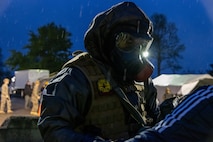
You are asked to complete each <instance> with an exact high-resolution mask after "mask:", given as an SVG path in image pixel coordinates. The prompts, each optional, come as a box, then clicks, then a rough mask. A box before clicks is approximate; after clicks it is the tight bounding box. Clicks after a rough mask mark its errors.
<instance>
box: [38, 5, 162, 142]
mask: <svg viewBox="0 0 213 142" xmlns="http://www.w3.org/2000/svg"><path fill="white" fill-rule="evenodd" d="M151 30H152V25H151V22H150V20H149V19H148V18H147V17H146V16H145V14H144V13H143V12H142V11H141V10H140V9H139V8H138V7H137V6H136V5H135V4H134V3H131V2H124V3H120V4H118V5H116V6H114V7H112V8H111V9H109V10H107V11H105V12H103V13H101V14H99V15H98V16H96V17H95V18H94V20H93V23H92V24H91V27H90V28H89V30H88V31H87V32H86V34H85V46H86V49H87V50H88V53H89V54H87V53H83V54H80V55H79V56H78V57H76V58H74V59H72V60H71V61H69V62H68V63H67V64H65V65H64V67H63V69H62V70H61V71H60V72H59V73H58V74H57V76H56V77H55V78H53V79H52V80H51V81H50V82H49V85H48V86H47V87H46V88H45V89H44V90H43V93H42V108H41V109H42V111H41V116H40V118H39V121H38V127H39V130H40V132H41V135H42V137H43V139H44V141H45V142H48V141H49V142H59V141H60V142H90V141H91V142H92V141H95V140H96V141H105V140H109V141H110V140H121V139H127V138H129V137H131V136H133V135H135V134H136V133H137V131H139V130H140V129H143V128H144V127H145V126H151V125H153V124H155V121H156V118H157V115H158V111H157V106H156V89H155V88H154V86H153V84H152V81H151V79H150V78H149V77H150V75H151V73H150V71H151V70H152V68H151V65H150V63H149V62H148V60H147V59H145V58H143V57H141V58H140V59H139V58H138V56H140V55H137V54H139V50H140V51H142V50H147V48H146V49H144V48H145V47H146V46H147V44H145V46H144V45H143V46H142V45H140V46H136V45H138V43H139V42H143V43H148V42H146V41H150V40H151V39H152V38H151V35H150V32H151ZM130 33H131V34H130ZM127 37H128V38H131V41H132V39H133V37H135V39H136V40H134V41H136V42H133V44H132V43H131V44H130V43H128V44H130V45H131V48H130V50H129V49H128V50H129V51H128V52H126V51H125V52H124V51H122V50H120V49H117V48H115V42H116V43H119V44H120V45H122V48H126V47H125V46H123V43H125V40H126V38H127ZM141 37H143V39H145V40H141V41H140V40H139V38H141ZM121 43H122V44H121ZM119 44H117V45H119ZM120 45H119V46H120ZM132 45H133V46H134V47H133V46H132ZM128 47H129V46H128ZM128 53H129V54H128ZM130 53H131V54H133V56H132V55H131V54H130ZM130 55H131V56H130ZM134 55H137V56H134ZM118 57H121V59H122V60H120V61H118V60H119V59H120V58H118ZM132 57H133V59H135V61H136V60H138V61H136V63H134V62H132V61H134V60H133V59H132ZM126 58H127V60H125V59H126ZM90 61H91V62H90ZM126 61H130V64H128V62H126ZM88 62H89V63H88ZM118 63H119V64H118ZM131 65H133V66H131ZM125 66H128V67H127V68H126V67H125ZM99 76H100V77H99ZM91 80H92V81H91ZM135 80H137V81H142V80H143V81H144V88H145V89H144V90H140V89H137V87H135V85H136V84H135ZM140 84H143V83H142V82H141V83H140ZM122 95H123V96H124V97H122ZM125 102H127V103H125ZM129 104H131V105H129ZM130 106H132V107H130ZM129 108H130V109H129ZM137 112H139V113H140V114H139V115H138V114H137ZM133 113H134V114H133ZM141 116H142V117H141ZM143 121H144V122H143ZM124 130H126V131H124Z"/></svg>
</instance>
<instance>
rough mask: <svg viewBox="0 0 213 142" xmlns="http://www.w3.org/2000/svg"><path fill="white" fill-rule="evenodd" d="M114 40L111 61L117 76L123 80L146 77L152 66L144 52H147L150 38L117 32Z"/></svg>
mask: <svg viewBox="0 0 213 142" xmlns="http://www.w3.org/2000/svg"><path fill="white" fill-rule="evenodd" d="M114 40H115V42H114V44H115V48H113V50H112V52H111V61H112V65H113V67H114V69H115V72H116V74H117V75H118V77H119V78H120V79H122V80H123V81H128V80H135V81H138V82H142V81H145V80H146V79H148V78H149V77H150V76H151V74H152V72H153V68H154V67H153V65H152V64H151V63H150V62H149V61H148V59H147V58H146V56H145V54H146V53H148V49H149V48H150V46H151V43H152V38H151V37H141V36H140V37H138V36H137V35H134V34H130V33H128V32H119V33H118V34H116V35H115V39H114Z"/></svg>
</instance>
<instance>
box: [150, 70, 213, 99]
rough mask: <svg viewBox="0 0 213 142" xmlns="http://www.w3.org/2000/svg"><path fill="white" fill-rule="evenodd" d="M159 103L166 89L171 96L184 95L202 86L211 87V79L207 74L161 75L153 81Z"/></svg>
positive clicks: (212, 78)
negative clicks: (169, 91)
mask: <svg viewBox="0 0 213 142" xmlns="http://www.w3.org/2000/svg"><path fill="white" fill-rule="evenodd" d="M153 83H154V85H155V87H156V88H157V91H158V99H159V102H160V103H161V102H162V101H163V100H162V96H163V94H164V93H165V89H166V88H167V87H169V88H170V90H171V92H172V93H173V94H181V95H186V94H189V93H190V92H192V91H193V90H195V89H197V88H198V87H199V86H203V85H213V77H212V76H211V75H209V74H162V75H160V76H158V77H156V78H154V79H153Z"/></svg>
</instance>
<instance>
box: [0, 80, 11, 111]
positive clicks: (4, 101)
mask: <svg viewBox="0 0 213 142" xmlns="http://www.w3.org/2000/svg"><path fill="white" fill-rule="evenodd" d="M9 82H10V80H9V79H8V78H5V79H4V80H3V85H2V86H1V109H0V113H5V110H6V108H5V106H7V113H12V112H13V111H12V110H11V99H10V94H9V88H8V84H9Z"/></svg>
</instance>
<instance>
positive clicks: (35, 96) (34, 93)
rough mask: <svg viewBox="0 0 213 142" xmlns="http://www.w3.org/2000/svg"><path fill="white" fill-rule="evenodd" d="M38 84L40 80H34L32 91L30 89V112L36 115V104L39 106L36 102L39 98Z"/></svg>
mask: <svg viewBox="0 0 213 142" xmlns="http://www.w3.org/2000/svg"><path fill="white" fill-rule="evenodd" d="M39 85H40V81H39V80H36V81H35V82H34V85H33V91H32V96H31V102H32V105H33V106H32V109H31V112H30V114H32V115H37V116H38V106H39V105H38V102H39V99H40V88H39Z"/></svg>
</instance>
